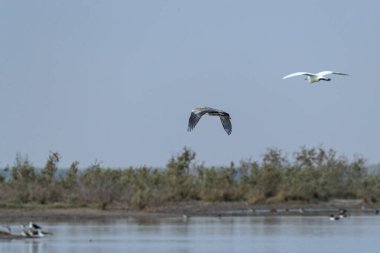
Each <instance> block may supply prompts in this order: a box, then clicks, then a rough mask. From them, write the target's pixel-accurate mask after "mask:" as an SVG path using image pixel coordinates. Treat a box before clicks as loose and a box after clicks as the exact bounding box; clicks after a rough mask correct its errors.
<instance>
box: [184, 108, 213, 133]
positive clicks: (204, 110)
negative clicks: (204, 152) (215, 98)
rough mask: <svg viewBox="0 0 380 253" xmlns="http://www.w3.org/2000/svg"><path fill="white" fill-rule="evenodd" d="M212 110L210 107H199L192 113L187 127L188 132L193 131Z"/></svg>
mask: <svg viewBox="0 0 380 253" xmlns="http://www.w3.org/2000/svg"><path fill="white" fill-rule="evenodd" d="M210 109H211V108H208V107H197V108H194V109H193V110H192V111H191V114H190V118H189V124H188V127H187V131H189V132H190V131H191V130H193V129H194V127H195V126H196V125H197V123H198V121H199V120H200V119H201V118H202V116H203V115H204V114H205V113H207V112H208V111H209V110H210Z"/></svg>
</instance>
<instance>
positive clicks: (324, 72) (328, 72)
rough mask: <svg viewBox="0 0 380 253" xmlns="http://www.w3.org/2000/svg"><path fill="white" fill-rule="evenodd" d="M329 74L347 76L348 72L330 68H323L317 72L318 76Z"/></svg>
mask: <svg viewBox="0 0 380 253" xmlns="http://www.w3.org/2000/svg"><path fill="white" fill-rule="evenodd" d="M330 74H335V75H342V76H348V74H346V73H342V72H335V71H331V70H325V71H321V72H319V73H317V75H318V76H325V75H330Z"/></svg>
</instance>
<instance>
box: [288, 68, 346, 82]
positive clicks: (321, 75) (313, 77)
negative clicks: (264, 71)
mask: <svg viewBox="0 0 380 253" xmlns="http://www.w3.org/2000/svg"><path fill="white" fill-rule="evenodd" d="M330 74H335V75H343V76H347V75H348V74H345V73H341V72H335V71H331V70H326V71H321V72H318V73H315V74H314V73H309V72H296V73H293V74H289V75H287V76H284V77H283V78H282V79H287V78H289V77H294V76H306V80H307V81H308V82H309V83H316V82H319V81H331V78H328V77H326V75H330Z"/></svg>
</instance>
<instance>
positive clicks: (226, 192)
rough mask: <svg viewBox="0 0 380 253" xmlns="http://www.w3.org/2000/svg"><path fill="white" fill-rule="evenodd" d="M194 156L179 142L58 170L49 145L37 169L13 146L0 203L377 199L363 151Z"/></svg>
mask: <svg viewBox="0 0 380 253" xmlns="http://www.w3.org/2000/svg"><path fill="white" fill-rule="evenodd" d="M195 158H196V154H195V152H194V151H192V150H190V149H188V148H186V147H185V148H184V149H183V150H182V152H180V153H179V154H177V155H175V156H173V157H172V158H170V159H169V161H168V163H167V166H166V168H164V169H155V168H148V167H140V168H132V167H130V168H124V169H113V168H107V167H102V166H101V164H99V163H95V164H93V165H91V166H89V167H88V168H85V169H79V162H77V161H74V162H73V163H72V164H71V166H70V168H69V169H68V170H65V172H64V173H60V174H59V173H58V171H59V170H58V163H59V161H60V159H61V157H60V155H59V154H58V153H50V154H49V156H48V159H47V162H46V165H45V167H44V168H42V169H40V170H37V169H36V168H35V167H34V166H33V165H32V164H31V163H30V162H29V160H28V158H27V157H22V156H21V155H20V154H17V155H16V160H15V163H14V166H13V167H12V168H11V169H10V173H11V175H10V177H8V178H6V177H4V176H1V180H0V190H1V192H2V193H3V194H1V195H0V204H1V205H3V206H4V205H11V204H12V205H15V204H16V205H20V204H21V205H22V204H29V203H38V204H56V203H59V204H64V205H74V206H98V207H100V208H107V207H108V206H109V205H112V204H121V205H123V206H124V207H127V208H131V209H145V208H152V207H157V206H160V205H164V204H165V203H168V202H180V201H190V200H199V201H247V202H249V203H274V202H275V203H285V202H298V203H310V202H320V201H328V200H329V199H332V198H343V199H345V198H346V199H352V198H356V199H364V200H365V201H367V202H377V201H378V200H379V198H380V173H379V171H376V170H373V171H368V169H367V167H366V164H365V160H364V159H363V158H354V159H353V160H349V159H348V158H347V157H345V156H337V154H336V152H335V151H334V150H332V149H330V150H325V149H323V148H322V147H318V148H306V147H301V148H300V150H299V151H297V152H295V153H294V154H293V156H292V157H291V159H288V157H287V156H285V155H284V154H283V153H282V152H281V150H278V149H275V148H272V149H268V150H267V152H266V153H265V154H264V155H263V156H262V160H261V161H251V160H249V159H248V160H243V161H240V163H239V165H235V164H234V163H231V164H230V165H229V166H228V167H205V166H204V164H203V163H201V164H199V163H196V162H195ZM8 169H9V168H8ZM57 173H58V174H59V175H57Z"/></svg>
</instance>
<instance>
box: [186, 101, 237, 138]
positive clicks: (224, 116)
mask: <svg viewBox="0 0 380 253" xmlns="http://www.w3.org/2000/svg"><path fill="white" fill-rule="evenodd" d="M205 114H208V115H210V116H219V118H220V121H221V122H222V125H223V128H224V130H225V131H226V133H227V134H228V135H230V134H231V133H232V124H231V121H230V119H231V117H230V115H229V114H228V113H227V112H225V111H222V110H219V109H214V108H211V107H196V108H194V109H193V110H192V111H191V114H190V118H189V124H188V128H187V131H189V132H190V131H191V130H193V129H194V127H195V126H196V125H197V123H198V121H199V120H200V119H201V118H202V116H203V115H205Z"/></svg>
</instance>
